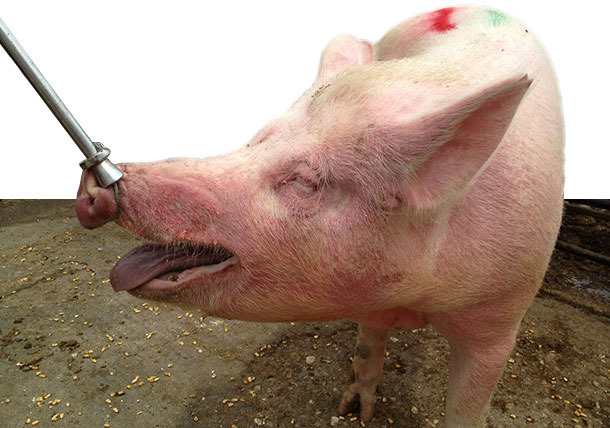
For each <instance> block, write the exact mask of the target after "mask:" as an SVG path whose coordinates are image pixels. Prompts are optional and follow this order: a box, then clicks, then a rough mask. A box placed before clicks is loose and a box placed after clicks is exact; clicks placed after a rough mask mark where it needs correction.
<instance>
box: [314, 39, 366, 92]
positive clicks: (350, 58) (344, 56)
mask: <svg viewBox="0 0 610 428" xmlns="http://www.w3.org/2000/svg"><path fill="white" fill-rule="evenodd" d="M373 50H374V49H373V45H372V44H371V43H370V42H367V41H365V40H359V39H357V38H355V37H354V36H350V35H347V34H342V35H339V36H336V37H335V38H333V39H332V40H331V41H330V42H329V43H328V45H326V48H325V49H324V52H322V59H321V60H320V68H319V69H318V77H317V78H316V82H317V83H319V84H324V83H326V82H327V81H329V80H330V79H332V78H333V77H335V76H336V75H337V74H339V73H341V72H342V71H343V70H345V69H347V68H349V67H352V66H354V65H359V64H366V63H369V62H371V61H373Z"/></svg>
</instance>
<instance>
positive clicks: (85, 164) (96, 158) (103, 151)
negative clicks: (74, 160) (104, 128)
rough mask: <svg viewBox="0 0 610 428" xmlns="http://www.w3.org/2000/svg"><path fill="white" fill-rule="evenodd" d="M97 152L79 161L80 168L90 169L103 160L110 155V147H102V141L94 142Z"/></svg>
mask: <svg viewBox="0 0 610 428" xmlns="http://www.w3.org/2000/svg"><path fill="white" fill-rule="evenodd" d="M93 145H94V146H95V148H96V149H97V153H96V154H94V155H93V156H91V157H89V158H87V159H85V160H84V161H82V162H81V163H79V165H80V167H81V168H82V169H91V168H93V167H95V166H98V165H99V164H101V163H102V162H104V161H105V160H106V159H107V158H108V156H110V149H108V148H106V147H104V145H103V144H102V143H97V142H94V143H93Z"/></svg>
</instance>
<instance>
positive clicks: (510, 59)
mask: <svg viewBox="0 0 610 428" xmlns="http://www.w3.org/2000/svg"><path fill="white" fill-rule="evenodd" d="M563 135H564V133H563V119H562V111H561V101H560V96H559V90H558V86H557V83H556V78H555V76H554V72H553V69H552V67H551V64H550V62H549V59H548V57H547V55H546V53H545V51H544V49H543V47H542V46H541V44H540V43H539V42H538V41H537V40H536V38H535V37H534V36H533V34H532V32H531V31H530V30H529V28H528V27H527V26H525V25H524V24H523V23H521V22H520V21H518V20H517V19H515V18H513V17H511V16H509V15H506V14H504V13H502V12H499V11H496V10H491V9H487V8H483V7H475V6H465V7H451V8H446V9H441V10H437V11H433V12H430V13H425V14H423V15H420V16H417V17H415V18H412V19H410V20H408V21H406V22H403V23H402V24H400V25H398V26H397V27H395V28H394V29H392V30H391V31H390V32H389V33H387V34H386V35H385V36H384V37H383V38H382V39H381V40H380V41H379V42H378V43H377V44H376V45H372V44H371V43H369V42H367V41H363V40H360V39H358V38H356V37H353V36H350V35H339V36H337V37H335V38H333V39H332V40H331V41H330V42H329V44H328V45H327V46H326V48H325V49H324V51H323V53H322V57H321V61H320V66H319V71H318V75H317V78H316V80H315V82H314V83H313V85H312V87H311V89H309V90H307V91H306V92H305V93H304V94H303V95H302V96H301V97H300V98H299V99H298V100H297V101H296V102H295V103H294V104H293V105H292V107H291V108H290V109H289V110H288V111H287V112H286V113H285V114H283V115H282V116H281V117H279V118H277V119H275V120H273V121H271V122H270V123H269V124H267V125H266V126H265V127H264V128H263V129H262V130H260V131H259V132H258V133H257V134H256V135H255V136H254V138H253V139H252V140H251V141H250V142H249V143H248V144H246V145H245V146H244V147H242V148H241V149H239V150H237V151H234V152H232V153H229V154H226V155H222V156H217V157H213V158H208V159H203V160H198V159H171V160H165V161H160V162H154V163H129V164H122V165H120V168H121V169H122V171H123V172H124V177H123V178H122V179H121V180H120V181H119V182H118V188H117V193H118V199H117V197H115V192H114V191H113V190H112V188H101V187H100V186H99V185H98V184H97V182H96V180H95V177H94V176H93V175H92V174H91V173H90V172H85V173H84V174H83V176H82V179H81V183H80V189H79V191H78V198H77V205H76V209H77V216H78V218H79V220H80V222H81V223H82V225H83V226H84V227H85V228H96V227H100V226H102V225H103V224H105V223H107V222H108V221H110V220H114V221H116V222H117V223H118V224H120V225H122V226H123V227H125V228H127V229H128V230H130V231H132V232H133V233H135V234H137V235H139V236H141V237H144V238H145V239H146V240H147V241H150V242H149V243H146V244H144V245H141V246H139V247H137V248H135V249H133V250H131V251H129V252H128V253H127V254H125V256H123V257H122V258H121V259H120V261H119V262H118V263H117V264H116V266H115V267H114V268H113V269H112V272H111V273H110V280H111V283H112V286H113V287H114V290H115V291H128V292H129V293H131V294H132V295H134V296H137V297H141V298H146V299H154V300H160V301H166V302H175V303H179V304H183V305H190V306H193V307H198V308H201V309H202V310H203V311H204V312H206V313H208V314H211V315H214V316H219V317H225V318H229V319H239V320H247V321H257V322H267V321H320V320H338V319H349V320H352V321H354V322H357V323H358V325H359V327H358V336H357V343H356V348H355V356H354V359H353V371H354V374H355V376H354V381H353V383H351V384H350V385H349V386H348V387H347V389H346V391H345V393H344V394H343V396H342V397H341V399H340V404H339V412H340V413H341V414H345V413H347V412H349V411H353V410H355V409H356V408H358V407H359V409H360V410H359V411H360V413H359V414H360V418H361V420H363V421H368V420H370V419H371V418H372V417H373V414H374V406H375V401H376V390H377V388H378V387H379V386H380V383H381V378H382V368H383V360H384V351H385V345H386V340H387V339H388V333H389V331H390V329H391V328H404V329H418V328H421V327H423V326H424V325H427V324H429V325H431V326H433V327H434V328H435V329H437V330H438V331H439V332H440V333H441V334H442V335H444V336H445V337H446V338H447V340H448V342H449V344H450V348H451V352H450V368H449V380H448V390H447V396H446V401H445V407H446V416H445V420H444V423H445V425H446V426H448V427H476V426H483V425H484V423H485V418H486V414H487V412H488V409H489V406H490V397H491V395H492V392H493V390H494V388H495V386H496V384H497V382H498V379H499V378H500V376H501V374H502V372H503V370H504V367H505V363H506V361H507V359H508V358H509V356H510V354H511V352H512V349H513V346H514V343H515V338H516V334H517V331H518V328H519V324H520V322H521V319H522V318H523V316H524V314H525V312H526V310H527V308H528V306H529V305H530V304H531V302H532V299H533V297H534V296H535V294H536V293H537V290H538V288H539V287H540V285H541V283H542V280H543V277H544V274H545V271H546V268H547V266H548V263H549V259H550V256H551V252H552V250H553V245H554V242H555V240H556V237H557V233H558V229H559V225H560V222H561V215H562V206H563V140H564V136H563ZM271 302H272V306H273V307H272V308H270V303H271Z"/></svg>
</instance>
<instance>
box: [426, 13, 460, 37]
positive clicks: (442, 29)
mask: <svg viewBox="0 0 610 428" xmlns="http://www.w3.org/2000/svg"><path fill="white" fill-rule="evenodd" d="M453 12H455V8H454V7H447V8H445V9H439V10H436V11H434V12H432V13H431V14H430V17H429V20H430V29H431V30H433V31H435V32H437V33H446V32H447V31H449V30H454V29H455V28H456V27H457V26H456V24H455V23H453V22H451V15H453Z"/></svg>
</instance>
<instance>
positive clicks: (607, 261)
mask: <svg viewBox="0 0 610 428" xmlns="http://www.w3.org/2000/svg"><path fill="white" fill-rule="evenodd" d="M555 248H557V249H558V250H562V251H565V252H568V253H572V254H575V255H577V256H581V257H584V258H585V259H589V260H593V261H595V262H598V263H601V264H604V265H606V266H610V257H608V256H604V255H603V254H599V253H596V252H594V251H589V250H587V249H585V248H580V247H577V246H576V245H572V244H568V243H567V242H562V241H557V242H555Z"/></svg>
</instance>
